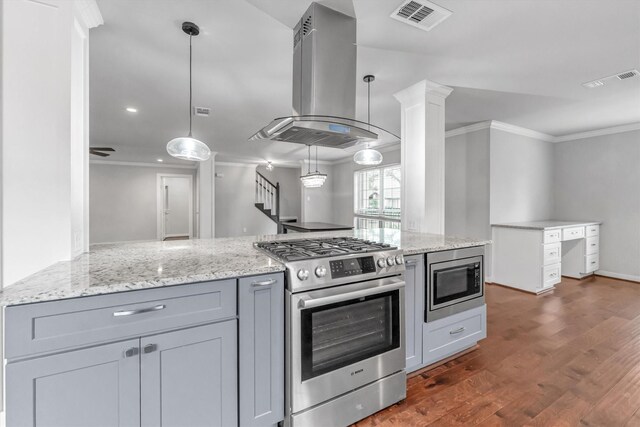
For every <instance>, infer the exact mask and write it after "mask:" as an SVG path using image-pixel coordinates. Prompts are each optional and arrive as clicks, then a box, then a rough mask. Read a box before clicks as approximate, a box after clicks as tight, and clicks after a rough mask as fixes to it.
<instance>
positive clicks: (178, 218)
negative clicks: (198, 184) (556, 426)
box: [162, 176, 192, 239]
mask: <svg viewBox="0 0 640 427" xmlns="http://www.w3.org/2000/svg"><path fill="white" fill-rule="evenodd" d="M162 199H163V200H162V208H163V216H164V217H163V236H162V238H163V239H165V238H167V237H184V236H188V237H191V235H192V233H191V180H190V178H189V177H186V176H185V177H177V176H171V177H168V176H165V177H163V178H162Z"/></svg>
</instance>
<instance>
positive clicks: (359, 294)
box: [298, 282, 404, 309]
mask: <svg viewBox="0 0 640 427" xmlns="http://www.w3.org/2000/svg"><path fill="white" fill-rule="evenodd" d="M400 288H404V282H397V283H393V284H390V285H384V286H376V287H373V288H367V289H361V290H359V291H353V292H348V293H346V294H338V295H331V296H328V297H321V298H309V297H302V299H301V300H300V302H299V303H298V308H300V309H305V308H313V307H319V306H322V305H328V304H334V303H337V302H344V301H349V300H352V299H358V298H363V297H367V296H370V295H375V294H381V293H383V292H389V291H393V290H396V289H400Z"/></svg>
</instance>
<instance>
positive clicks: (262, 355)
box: [238, 273, 284, 427]
mask: <svg viewBox="0 0 640 427" xmlns="http://www.w3.org/2000/svg"><path fill="white" fill-rule="evenodd" d="M238 301H239V303H238V311H239V324H240V334H239V337H240V341H239V377H240V425H241V426H242V427H249V426H268V425H274V424H276V423H277V422H279V421H281V420H283V419H284V275H283V274H281V273H278V274H271V275H265V276H256V277H248V278H243V279H240V281H239V284H238Z"/></svg>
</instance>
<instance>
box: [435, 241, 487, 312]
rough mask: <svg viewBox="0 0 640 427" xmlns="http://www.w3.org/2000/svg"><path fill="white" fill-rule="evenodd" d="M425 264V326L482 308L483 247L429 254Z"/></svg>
mask: <svg viewBox="0 0 640 427" xmlns="http://www.w3.org/2000/svg"><path fill="white" fill-rule="evenodd" d="M425 261H426V262H425V265H426V268H427V271H426V273H427V274H425V313H424V320H425V322H432V321H434V320H438V319H442V318H444V317H447V316H450V315H452V314H456V313H460V312H463V311H466V310H469V309H471V308H475V307H480V306H482V305H483V304H484V268H483V261H484V246H476V247H471V248H463V249H454V250H449V251H441V252H431V253H428V254H426V260H425Z"/></svg>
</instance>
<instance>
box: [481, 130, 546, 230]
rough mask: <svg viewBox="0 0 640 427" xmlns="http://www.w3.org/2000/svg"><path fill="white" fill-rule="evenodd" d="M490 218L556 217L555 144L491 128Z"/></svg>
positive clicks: (528, 219) (515, 220) (536, 218)
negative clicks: (554, 185)
mask: <svg viewBox="0 0 640 427" xmlns="http://www.w3.org/2000/svg"><path fill="white" fill-rule="evenodd" d="M490 138H491V140H490V161H489V162H490V170H489V173H490V191H489V195H490V221H491V223H494V224H495V223H503V222H518V221H533V220H541V219H549V218H551V217H552V216H553V213H554V212H553V199H554V197H553V182H554V176H553V173H554V168H553V155H554V144H553V143H550V142H544V141H540V140H537V139H534V138H529V137H526V136H521V135H515V134H512V133H508V132H504V131H501V130H496V129H491V137H490Z"/></svg>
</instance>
